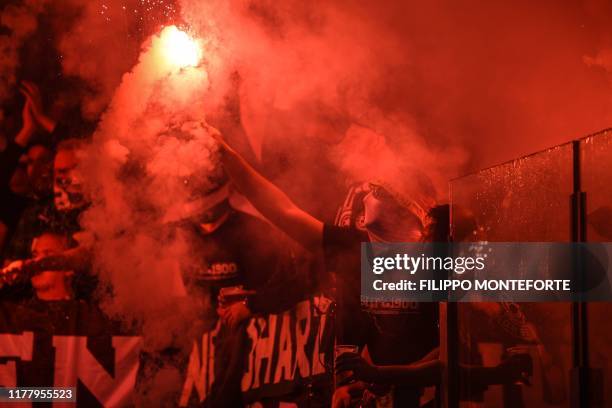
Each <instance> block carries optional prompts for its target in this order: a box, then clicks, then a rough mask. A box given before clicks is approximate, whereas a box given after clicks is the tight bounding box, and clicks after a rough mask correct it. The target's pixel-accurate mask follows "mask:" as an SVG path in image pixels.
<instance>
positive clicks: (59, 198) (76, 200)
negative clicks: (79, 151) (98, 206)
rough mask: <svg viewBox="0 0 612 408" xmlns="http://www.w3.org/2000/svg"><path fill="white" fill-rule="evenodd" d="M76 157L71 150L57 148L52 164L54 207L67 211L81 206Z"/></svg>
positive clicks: (80, 185) (83, 200)
mask: <svg viewBox="0 0 612 408" xmlns="http://www.w3.org/2000/svg"><path fill="white" fill-rule="evenodd" d="M77 164H78V161H77V157H76V153H75V152H74V151H73V150H59V151H58V152H57V154H56V155H55V162H54V165H53V193H54V196H55V207H56V208H57V209H58V210H60V211H68V210H73V209H77V208H81V207H83V206H84V205H85V204H86V202H85V197H84V195H83V186H82V184H81V180H82V177H81V175H80V174H79V172H78V170H77Z"/></svg>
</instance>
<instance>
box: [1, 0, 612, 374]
mask: <svg viewBox="0 0 612 408" xmlns="http://www.w3.org/2000/svg"><path fill="white" fill-rule="evenodd" d="M33 4H43V3H40V2H36V3H35V2H30V1H26V2H24V3H22V4H20V5H18V6H14V7H13V6H11V7H4V8H3V9H2V24H3V25H4V26H8V27H12V28H14V30H12V31H11V30H9V31H10V34H8V35H6V34H5V35H4V36H1V37H0V42H1V44H2V47H3V50H7V51H3V53H2V58H3V62H6V63H3V64H2V65H1V68H0V80H1V81H2V82H1V83H0V100H1V98H2V95H3V94H6V93H7V92H9V90H10V89H11V87H13V86H14V78H15V76H14V74H15V72H16V71H15V70H16V67H17V66H18V65H17V64H18V59H17V51H18V49H19V47H20V45H21V44H22V43H23V39H24V38H26V37H27V36H28V35H30V33H32V32H33V31H34V30H36V26H37V25H36V18H35V16H36V15H37V13H39V11H37V10H39V9H38V8H35V7H34V6H33ZM53 7H55V8H56V9H58V10H62V8H66V13H61V12H58V13H55V14H54V15H56V16H62V15H70V16H73V17H74V18H72V19H70V20H69V21H66V22H65V21H63V20H62V21H60V19H59V18H58V21H57V22H55V23H52V24H51V26H52V27H54V29H55V30H56V31H57V32H56V33H55V36H56V38H57V48H58V54H59V55H61V58H62V61H61V62H62V64H61V65H62V69H63V74H65V75H67V76H71V77H78V78H80V79H81V80H83V81H84V82H85V83H86V84H88V90H87V92H86V93H84V94H82V95H81V98H82V111H83V113H84V115H86V116H88V117H93V116H96V115H97V114H99V113H100V112H104V113H103V115H102V116H101V120H100V123H99V126H98V129H97V130H96V132H95V134H94V135H93V141H92V144H91V147H90V148H89V149H88V153H89V154H88V155H87V156H86V159H87V160H85V161H84V163H85V165H84V167H83V169H82V170H83V171H84V172H85V175H86V179H87V180H88V184H89V186H90V189H91V191H90V194H91V196H92V200H93V205H92V207H91V209H90V210H89V211H88V212H87V213H86V215H85V218H84V222H83V226H84V228H85V229H86V230H88V231H90V232H92V233H93V234H94V235H95V236H96V244H95V247H94V249H95V266H96V270H97V271H98V272H99V274H100V276H101V278H102V280H103V282H106V283H109V285H110V286H111V287H112V296H106V297H105V299H104V303H103V306H104V308H105V310H106V311H107V312H108V313H109V314H111V315H113V316H119V317H121V318H122V319H123V320H124V321H126V322H132V321H138V322H139V324H140V325H142V326H143V328H144V333H145V340H146V343H147V344H146V345H147V349H149V350H159V349H162V348H164V347H168V346H170V345H173V346H176V345H177V344H176V343H177V342H180V338H181V337H184V338H187V337H188V336H177V335H176V334H177V333H181V331H182V330H184V328H185V327H188V326H186V325H185V324H186V323H187V322H188V321H190V319H192V318H194V317H193V315H190V314H189V311H193V310H198V309H199V310H202V309H203V308H204V307H205V305H198V306H194V303H193V302H196V301H197V300H196V299H195V298H191V297H189V296H186V293H185V290H184V289H185V288H183V287H182V286H183V285H182V283H181V277H180V275H181V271H182V272H183V273H184V271H185V270H186V269H188V268H186V267H185V266H186V265H185V263H186V264H187V266H188V264H189V263H190V262H197V260H195V259H193V256H194V255H193V254H192V251H190V248H189V245H188V242H187V241H186V240H185V239H184V238H183V237H182V236H181V235H180V234H178V233H176V231H175V230H174V229H173V228H172V227H171V226H170V225H171V224H172V223H174V222H176V221H179V220H180V219H181V218H182V217H184V216H188V215H189V213H190V211H192V209H193V208H194V207H197V203H198V201H197V198H198V197H197V194H195V193H197V192H202V191H204V190H206V189H207V188H209V187H210V186H211V183H212V182H211V180H209V178H208V176H209V175H213V174H214V173H215V171H216V170H217V167H216V165H215V163H216V160H215V147H214V144H213V143H212V141H211V139H210V137H209V134H208V129H207V127H206V125H205V124H203V123H201V122H202V121H204V120H208V119H210V121H209V122H210V123H216V122H218V123H219V124H220V127H222V128H223V130H226V129H225V128H227V130H226V136H227V137H228V139H230V141H239V140H240V139H246V140H248V144H249V146H250V147H251V150H252V154H253V157H254V158H255V159H256V160H255V161H256V162H257V164H259V165H261V166H262V168H263V169H264V170H265V171H266V172H267V173H268V174H269V175H271V176H272V177H273V178H274V179H275V181H276V182H277V183H278V184H279V185H281V186H282V187H283V188H284V189H286V190H287V191H288V192H289V194H290V195H291V196H292V197H294V198H295V199H296V200H297V201H298V202H299V203H300V204H301V205H303V206H305V207H306V208H307V209H309V210H312V211H314V212H315V213H317V215H323V216H329V215H330V214H331V213H332V212H333V210H334V208H335V206H336V204H337V203H338V202H339V200H340V199H341V197H342V196H343V194H344V191H343V188H344V186H343V185H342V181H343V180H344V179H345V178H348V179H350V180H354V181H357V180H371V179H376V178H387V179H395V180H406V182H409V181H410V180H412V178H413V177H412V175H413V174H414V173H416V172H417V171H419V172H422V173H425V174H427V175H429V177H430V178H431V179H432V181H433V183H434V185H435V186H436V188H437V193H438V199H440V200H444V199H445V196H446V185H445V183H446V180H448V179H449V178H451V177H455V176H457V175H459V174H461V173H465V172H467V171H471V170H475V169H478V168H480V167H483V166H487V165H491V164H494V163H496V162H500V161H503V160H508V159H511V158H514V157H517V156H519V155H522V154H527V153H530V152H532V151H535V150H539V149H542V148H545V147H548V146H551V145H554V144H557V143H561V142H564V141H567V140H570V139H572V138H574V137H578V136H581V135H585V134H587V133H591V132H594V131H597V130H599V129H602V128H605V127H608V126H610V124H611V123H612V88H611V87H610V78H611V75H612V74H611V73H612V64H611V60H612V59H611V58H610V51H609V50H610V49H612V28H611V26H610V24H609V21H610V16H611V15H612V9H611V6H610V5H609V4H608V2H606V1H604V0H586V1H578V0H575V1H564V2H558V1H552V0H550V1H543V2H528V1H516V2H483V1H476V0H471V1H464V2H454V1H432V2H419V3H416V2H405V1H393V2H383V3H380V2H379V3H375V2H372V1H348V0H347V1H342V2H322V1H321V2H303V1H298V0H288V1H273V0H236V1H222V0H211V1H201V0H177V1H175V2H171V1H169V2H165V1H161V0H159V1H144V0H142V1H135V0H134V1H131V2H130V1H128V2H125V1H118V0H117V1H115V0H109V1H104V2H102V1H85V0H69V1H66V2H58V3H54V5H53ZM75 10H76V11H75ZM16 21H19V22H20V23H16ZM22 21H23V22H22ZM164 24H166V25H169V24H177V25H178V26H179V27H182V28H184V29H185V30H187V31H188V32H189V33H190V34H191V35H193V36H194V37H195V38H198V39H199V40H200V46H201V48H202V64H201V65H200V66H198V67H188V68H184V69H179V67H176V66H172V64H168V59H167V58H166V56H164V55H163V53H164V50H165V49H166V48H165V47H164V46H163V36H160V32H161V29H162V27H161V26H162V25H164ZM151 34H153V36H151ZM138 53H140V55H139V56H137V55H138ZM228 118H230V119H229V120H230V122H231V121H233V123H234V125H235V126H233V127H232V126H221V125H227V123H226V122H227V121H228ZM224 121H225V122H224ZM185 181H187V183H185ZM408 190H410V188H408ZM151 254H155V256H154V257H152V256H151ZM179 260H180V261H181V262H179ZM176 310H182V311H184V313H182V312H180V313H177V312H176ZM178 316H181V317H183V318H182V319H181V318H178V319H177V317H178ZM178 346H179V347H180V346H181V345H180V344H178ZM174 374H175V373H174V372H172V371H163V376H164V378H166V377H167V378H178V376H176V375H174ZM156 383H157V382H156V381H155V380H154V381H152V384H156Z"/></svg>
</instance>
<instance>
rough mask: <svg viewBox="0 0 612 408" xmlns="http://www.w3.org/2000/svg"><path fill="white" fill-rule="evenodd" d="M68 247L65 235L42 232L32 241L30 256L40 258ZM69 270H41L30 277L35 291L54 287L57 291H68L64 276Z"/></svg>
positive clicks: (59, 252) (58, 252)
mask: <svg viewBox="0 0 612 408" xmlns="http://www.w3.org/2000/svg"><path fill="white" fill-rule="evenodd" d="M67 249H68V240H67V239H66V237H63V236H60V235H55V234H42V235H41V236H39V237H37V238H35V239H34V241H33V242H32V258H33V259H41V258H44V257H47V256H51V255H58V254H61V253H62V252H64V251H65V250H67ZM71 274H72V272H71V271H43V272H40V273H38V274H36V275H34V276H32V278H31V279H30V282H31V283H32V286H33V287H34V289H35V290H36V291H42V290H45V291H49V290H52V289H55V290H56V291H57V292H66V293H69V290H68V287H67V284H66V278H67V277H68V276H69V275H71Z"/></svg>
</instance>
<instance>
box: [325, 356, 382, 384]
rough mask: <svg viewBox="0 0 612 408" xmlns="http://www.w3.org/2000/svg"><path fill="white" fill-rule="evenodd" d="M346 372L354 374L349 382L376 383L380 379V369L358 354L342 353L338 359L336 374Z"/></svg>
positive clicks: (348, 379)
mask: <svg viewBox="0 0 612 408" xmlns="http://www.w3.org/2000/svg"><path fill="white" fill-rule="evenodd" d="M345 371H349V372H351V373H352V374H351V375H350V376H349V378H347V381H353V380H361V381H365V382H376V380H377V379H378V377H379V370H378V367H377V366H375V365H373V364H370V363H369V362H368V361H367V360H366V359H364V358H363V357H361V356H360V355H359V354H357V353H342V354H340V355H339V356H338V358H336V373H341V372H345Z"/></svg>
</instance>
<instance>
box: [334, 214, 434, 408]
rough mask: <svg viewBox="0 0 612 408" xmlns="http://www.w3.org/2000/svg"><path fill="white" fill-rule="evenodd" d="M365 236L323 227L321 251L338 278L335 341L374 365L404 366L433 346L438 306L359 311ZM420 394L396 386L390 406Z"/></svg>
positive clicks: (411, 403)
mask: <svg viewBox="0 0 612 408" xmlns="http://www.w3.org/2000/svg"><path fill="white" fill-rule="evenodd" d="M368 241H369V239H368V235H367V233H365V232H363V231H360V230H357V229H355V228H345V227H338V226H333V225H328V224H326V225H324V227H323V252H324V256H325V262H326V266H327V268H328V270H333V271H335V272H336V274H337V286H338V313H337V316H338V319H337V322H336V324H337V335H338V342H339V343H342V344H356V345H359V346H365V345H367V347H368V352H369V354H370V357H371V358H372V361H373V362H374V364H378V365H395V364H409V363H412V362H415V361H417V360H419V359H421V358H423V357H424V356H425V355H426V354H427V353H429V352H430V351H431V350H433V349H434V348H435V347H437V346H438V331H439V329H438V304H437V303H417V302H413V303H406V304H404V305H403V307H400V308H398V307H397V306H396V305H393V308H391V307H389V308H385V305H379V307H377V308H375V309H373V308H372V309H363V308H362V307H361V303H360V292H361V283H360V282H361V275H360V274H361V272H360V271H361V267H360V262H361V256H360V253H361V252H360V251H361V247H360V244H361V242H368ZM419 396H420V390H418V389H411V388H408V387H405V388H404V387H402V388H399V387H396V391H395V394H394V401H395V403H394V404H395V406H397V407H400V406H401V407H410V406H418V401H419Z"/></svg>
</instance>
